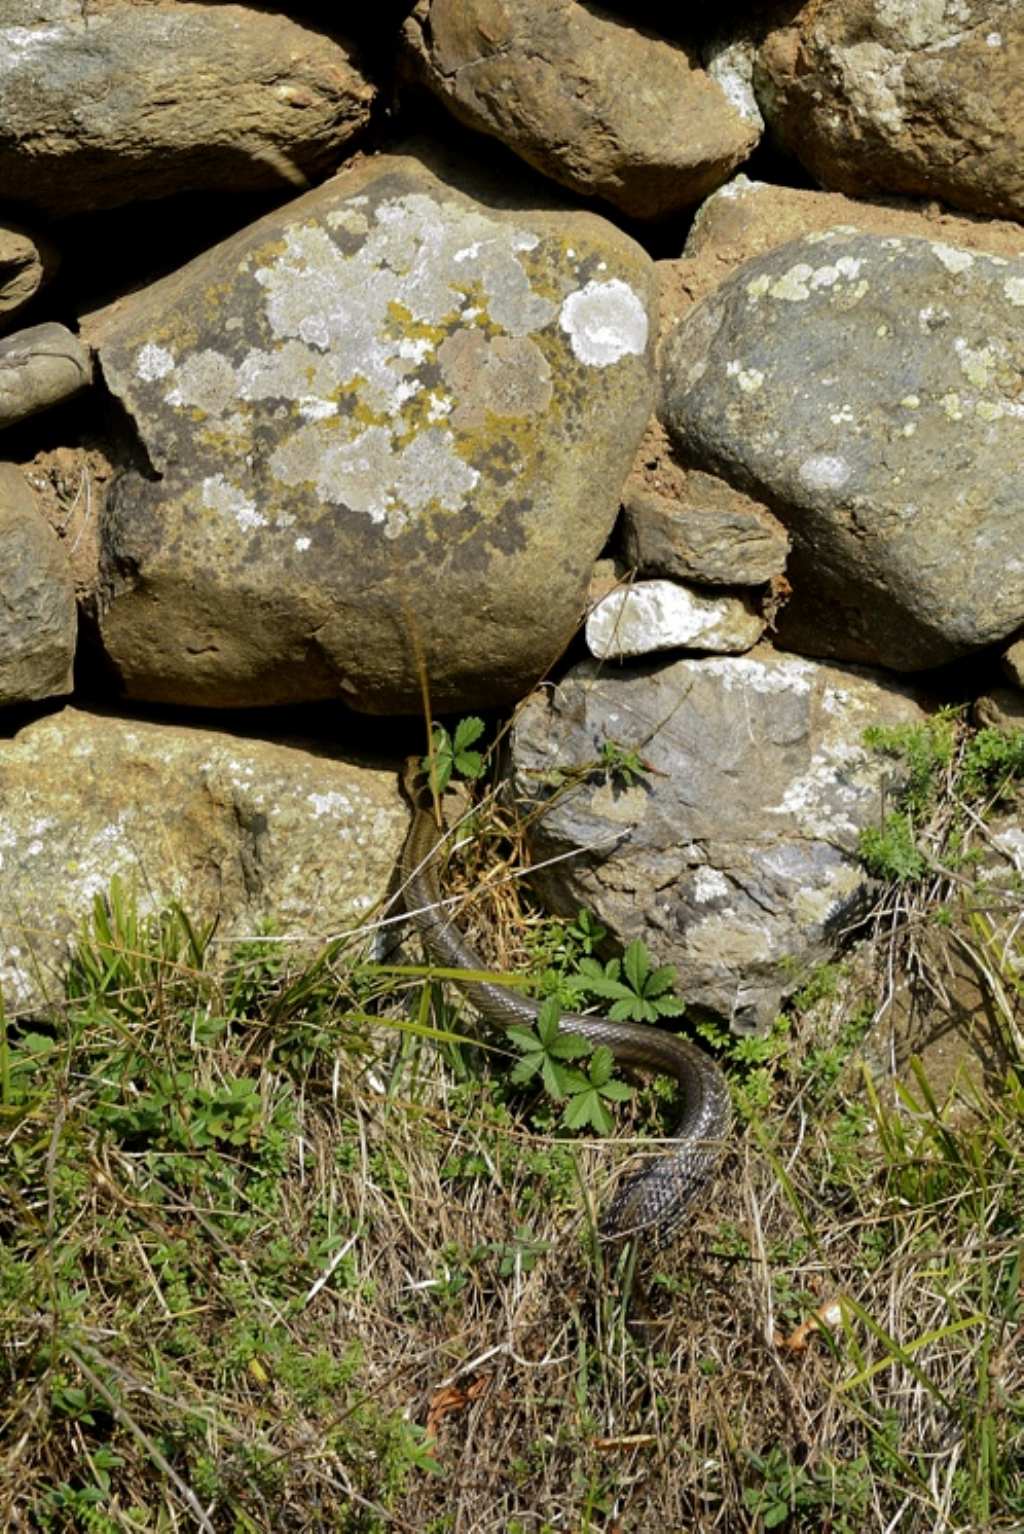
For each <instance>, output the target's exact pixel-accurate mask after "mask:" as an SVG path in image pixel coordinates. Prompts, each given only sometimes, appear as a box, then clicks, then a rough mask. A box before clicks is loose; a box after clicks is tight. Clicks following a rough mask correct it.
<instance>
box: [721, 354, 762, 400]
mask: <svg viewBox="0 0 1024 1534" xmlns="http://www.w3.org/2000/svg"><path fill="white" fill-rule="evenodd" d="M725 373H726V377H727V378H735V380H736V383H737V386H738V387H739V388H740V389H742V391H743V393H744V394H756V393H757V391H758V390H759V389H761V388H763V386H764V378H765V375H764V373H763V371H762V370H761V369H760V368H745V367H744V366H743V364H742V363H741V362H739V361H737V360H736V359H735V358H734V359H733V360H731V361H729V362H727V363H726V365H725Z"/></svg>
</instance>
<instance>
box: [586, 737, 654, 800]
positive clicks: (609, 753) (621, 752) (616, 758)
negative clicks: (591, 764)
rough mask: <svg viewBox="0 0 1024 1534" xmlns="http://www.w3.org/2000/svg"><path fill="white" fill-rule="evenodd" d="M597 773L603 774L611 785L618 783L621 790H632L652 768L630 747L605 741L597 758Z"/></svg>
mask: <svg viewBox="0 0 1024 1534" xmlns="http://www.w3.org/2000/svg"><path fill="white" fill-rule="evenodd" d="M595 770H596V771H598V772H601V773H603V774H604V776H605V777H606V778H608V779H609V781H610V782H612V783H618V784H619V785H620V786H621V787H622V788H632V787H633V786H634V784H636V783H640V782H642V781H643V779H644V778H645V777H647V776H648V774H649V773H651V772H653V771H654V769H653V767H651V766H650V764H649V763H648V762H645V761H644V759H643V757H642V756H641V755H640V753H639V751H637V750H636V749H635V748H633V747H630V746H623V745H620V744H619V742H618V741H617V740H606V741H604V743H603V744H602V746H601V754H600V756H599V757H598V764H597V768H596V769H595Z"/></svg>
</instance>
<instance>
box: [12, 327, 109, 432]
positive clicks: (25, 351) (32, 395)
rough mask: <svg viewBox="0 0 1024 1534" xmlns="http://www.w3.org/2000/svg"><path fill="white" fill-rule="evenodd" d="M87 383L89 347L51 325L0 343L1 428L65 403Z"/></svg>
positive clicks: (28, 330) (89, 372) (18, 332)
mask: <svg viewBox="0 0 1024 1534" xmlns="http://www.w3.org/2000/svg"><path fill="white" fill-rule="evenodd" d="M91 382H92V358H91V357H90V356H89V351H88V348H87V347H85V346H83V345H82V343H81V341H80V340H79V339H78V337H77V336H74V335H72V333H71V331H70V330H68V328H67V326H66V325H57V324H55V323H53V322H52V321H49V322H47V323H46V324H45V325H30V326H29V328H28V329H27V330H16V331H15V332H14V334H13V335H10V336H5V337H4V339H3V340H2V341H0V428H3V427H4V426H11V425H13V424H14V422H15V421H22V420H24V419H25V417H26V416H30V415H35V414H36V412H37V411H39V410H47V409H48V408H49V407H50V406H51V405H59V404H60V403H61V401H62V400H66V399H70V398H71V396H72V395H74V394H77V393H78V392H79V390H80V389H85V388H87V387H88V385H89V384H90V383H91Z"/></svg>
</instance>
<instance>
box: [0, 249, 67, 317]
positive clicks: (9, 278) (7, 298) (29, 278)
mask: <svg viewBox="0 0 1024 1534" xmlns="http://www.w3.org/2000/svg"><path fill="white" fill-rule="evenodd" d="M57 266H58V256H57V251H56V248H55V247H54V246H53V245H51V243H50V241H49V240H46V239H43V238H42V237H41V236H40V235H38V234H33V233H30V232H29V230H27V229H23V228H22V227H21V226H20V225H19V224H9V223H2V224H0V329H5V328H7V326H9V324H10V322H11V321H12V320H13V319H14V317H15V315H16V314H17V313H18V311H19V310H20V309H23V308H24V307H25V305H26V304H27V303H28V302H29V300H30V299H32V298H34V297H35V295H36V293H37V292H38V291H39V289H40V287H42V285H43V283H44V282H47V281H49V279H50V278H51V277H52V276H53V275H54V273H55V272H56V270H57Z"/></svg>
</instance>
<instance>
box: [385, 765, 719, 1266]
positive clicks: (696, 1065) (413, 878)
mask: <svg viewBox="0 0 1024 1534" xmlns="http://www.w3.org/2000/svg"><path fill="white" fill-rule="evenodd" d="M402 787H403V790H404V792H405V795H406V798H407V799H408V800H409V803H410V806H411V807H412V811H413V817H412V824H411V826H410V827H409V833H408V835H407V837H406V839H405V845H404V847H403V848H402V859H401V871H402V886H403V891H404V900H405V905H406V909H407V910H408V912H409V917H410V920H411V921H412V922H413V924H414V926H415V927H416V930H417V931H418V932H419V934H420V937H421V938H422V941H423V946H424V948H425V949H426V951H427V953H428V955H429V957H430V958H431V959H432V960H433V962H434V963H435V964H439V965H442V966H444V968H446V969H470V970H481V969H486V968H487V966H486V965H485V964H484V963H483V962H482V961H481V959H480V958H479V957H478V955H477V954H475V953H474V952H473V950H472V948H471V947H470V946H469V944H468V943H467V942H466V940H465V938H464V937H463V936H462V933H461V932H460V931H459V929H458V927H457V926H456V925H455V922H454V919H453V917H452V916H451V914H450V913H449V912H448V911H447V910H446V909H444V908H443V907H442V904H441V902H442V899H443V897H442V895H441V890H440V886H439V881H438V866H437V865H438V857H437V853H438V848H439V847H440V844H441V843H442V842H443V841H444V839H445V837H446V836H447V834H448V832H447V828H446V827H444V826H438V825H437V823H436V821H435V819H434V810H433V802H432V798H431V794H430V791H429V787H428V785H427V783H426V780H425V777H424V775H423V773H422V771H421V770H420V766H419V760H418V758H417V757H410V758H409V759H408V761H407V762H406V764H405V770H404V772H403V774H402ZM459 984H460V985H461V987H462V989H463V990H464V991H465V993H466V995H467V996H468V997H469V999H470V1001H471V1002H472V1003H473V1005H474V1007H476V1009H477V1011H478V1012H479V1013H480V1015H481V1016H482V1017H483V1018H485V1019H486V1020H487V1022H489V1023H493V1024H494V1025H495V1026H496V1027H498V1028H509V1027H513V1026H517V1025H518V1026H520V1027H531V1026H532V1025H533V1024H534V1023H536V1021H537V1015H538V1013H539V1011H540V1005H539V1003H538V1002H536V1001H532V1000H530V998H529V997H526V996H523V995H522V994H521V993H520V992H518V991H516V990H512V989H511V988H507V987H505V986H502V985H495V984H492V983H490V982H486V981H476V980H472V981H465V982H461V981H460V982H459ZM558 1026H559V1029H560V1031H561V1032H562V1033H573V1034H578V1035H579V1036H580V1037H581V1038H584V1039H590V1040H591V1041H592V1042H593V1043H594V1044H595V1045H596V1044H604V1045H606V1046H607V1047H608V1048H609V1049H610V1050H611V1052H612V1054H613V1055H614V1057H615V1059H616V1060H617V1061H618V1063H619V1064H620V1065H634V1066H637V1065H639V1066H644V1067H645V1068H646V1069H648V1070H652V1071H658V1072H660V1073H661V1074H662V1075H664V1076H671V1077H672V1078H673V1080H674V1081H676V1082H677V1083H678V1085H679V1088H680V1092H681V1096H682V1104H683V1106H682V1109H681V1111H680V1113H679V1117H678V1119H677V1120H676V1123H675V1124H674V1125H673V1138H674V1139H675V1141H676V1143H675V1145H674V1147H673V1149H672V1150H671V1151H669V1152H667V1153H666V1154H665V1155H662V1156H656V1157H655V1158H654V1159H653V1160H651V1161H650V1162H648V1164H647V1166H646V1167H645V1168H644V1169H643V1171H641V1172H638V1173H636V1174H635V1175H634V1176H633V1177H630V1178H629V1179H628V1180H627V1181H626V1182H625V1183H624V1184H623V1185H622V1187H621V1188H620V1189H619V1191H618V1193H617V1194H616V1196H615V1198H614V1199H613V1201H612V1204H611V1207H610V1208H609V1209H608V1211H607V1213H606V1214H605V1216H604V1218H603V1220H602V1222H601V1232H602V1234H603V1235H605V1236H608V1237H618V1236H625V1235H629V1234H632V1233H633V1232H634V1231H641V1230H642V1231H648V1232H650V1233H651V1234H652V1235H653V1238H654V1241H655V1244H656V1245H658V1246H664V1245H666V1244H667V1243H668V1241H669V1240H670V1239H671V1237H672V1236H673V1234H674V1233H675V1231H676V1229H677V1228H678V1226H679V1224H680V1222H681V1221H682V1218H683V1216H684V1214H685V1213H686V1210H687V1207H688V1206H689V1204H690V1202H691V1201H692V1200H693V1198H694V1197H695V1195H696V1194H697V1193H699V1191H700V1190H701V1188H702V1187H703V1186H704V1184H705V1183H706V1182H707V1181H708V1179H709V1177H710V1175H711V1172H712V1170H713V1169H714V1165H715V1162H716V1161H717V1160H718V1157H719V1155H720V1154H721V1150H722V1144H723V1141H724V1139H725V1136H726V1134H727V1133H728V1130H729V1125H730V1122H731V1110H730V1103H729V1088H728V1086H727V1084H726V1080H725V1077H724V1075H723V1074H722V1071H721V1070H720V1068H719V1067H718V1065H716V1063H715V1062H714V1060H712V1059H711V1057H710V1056H709V1055H706V1054H705V1053H704V1051H703V1050H702V1049H698V1048H697V1046H696V1045H695V1044H691V1043H689V1042H688V1041H687V1040H686V1039H678V1038H674V1037H673V1036H672V1035H671V1034H670V1033H667V1032H666V1031H665V1030H664V1029H662V1028H653V1027H651V1026H650V1025H648V1024H647V1023H616V1022H612V1021H611V1020H610V1019H608V1018H605V1017H585V1016H582V1015H581V1014H580V1013H576V1012H568V1013H563V1014H562V1016H561V1018H560V1019H559V1025H558Z"/></svg>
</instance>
